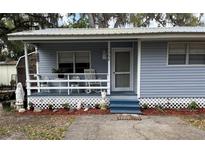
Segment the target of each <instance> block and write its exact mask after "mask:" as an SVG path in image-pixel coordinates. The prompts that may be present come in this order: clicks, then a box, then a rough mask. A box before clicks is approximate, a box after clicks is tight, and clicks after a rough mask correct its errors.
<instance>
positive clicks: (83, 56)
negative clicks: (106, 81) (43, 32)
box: [58, 51, 90, 73]
mask: <svg viewBox="0 0 205 154" xmlns="http://www.w3.org/2000/svg"><path fill="white" fill-rule="evenodd" d="M58 62H59V65H58V66H59V69H60V70H62V72H63V73H83V72H84V69H89V68H90V54H89V52H88V51H83V52H82V51H73V52H70V51H68V52H59V54H58Z"/></svg>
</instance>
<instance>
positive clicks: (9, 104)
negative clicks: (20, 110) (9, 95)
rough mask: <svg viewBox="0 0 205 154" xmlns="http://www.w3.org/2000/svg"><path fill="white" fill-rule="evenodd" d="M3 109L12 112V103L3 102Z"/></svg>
mask: <svg viewBox="0 0 205 154" xmlns="http://www.w3.org/2000/svg"><path fill="white" fill-rule="evenodd" d="M2 108H3V110H4V111H11V110H12V108H11V102H9V101H5V102H2Z"/></svg>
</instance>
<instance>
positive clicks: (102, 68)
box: [39, 43, 107, 73]
mask: <svg viewBox="0 0 205 154" xmlns="http://www.w3.org/2000/svg"><path fill="white" fill-rule="evenodd" d="M75 50H76V51H77V50H88V51H91V67H92V68H93V69H95V70H96V72H97V73H106V72H107V60H103V59H102V52H103V50H107V43H58V44H57V43H51V44H48V43H47V44H40V45H39V57H40V58H39V59H40V61H39V72H40V73H51V72H52V68H56V67H57V51H68V52H69V51H75Z"/></svg>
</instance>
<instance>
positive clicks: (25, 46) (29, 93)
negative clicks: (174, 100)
mask: <svg viewBox="0 0 205 154" xmlns="http://www.w3.org/2000/svg"><path fill="white" fill-rule="evenodd" d="M24 54H25V67H26V89H27V95H31V90H30V89H29V88H30V83H29V82H28V80H30V77H29V65H28V52H27V44H26V43H24Z"/></svg>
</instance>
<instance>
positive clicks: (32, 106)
mask: <svg viewBox="0 0 205 154" xmlns="http://www.w3.org/2000/svg"><path fill="white" fill-rule="evenodd" d="M29 109H30V111H33V110H34V104H33V103H31V102H29Z"/></svg>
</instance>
